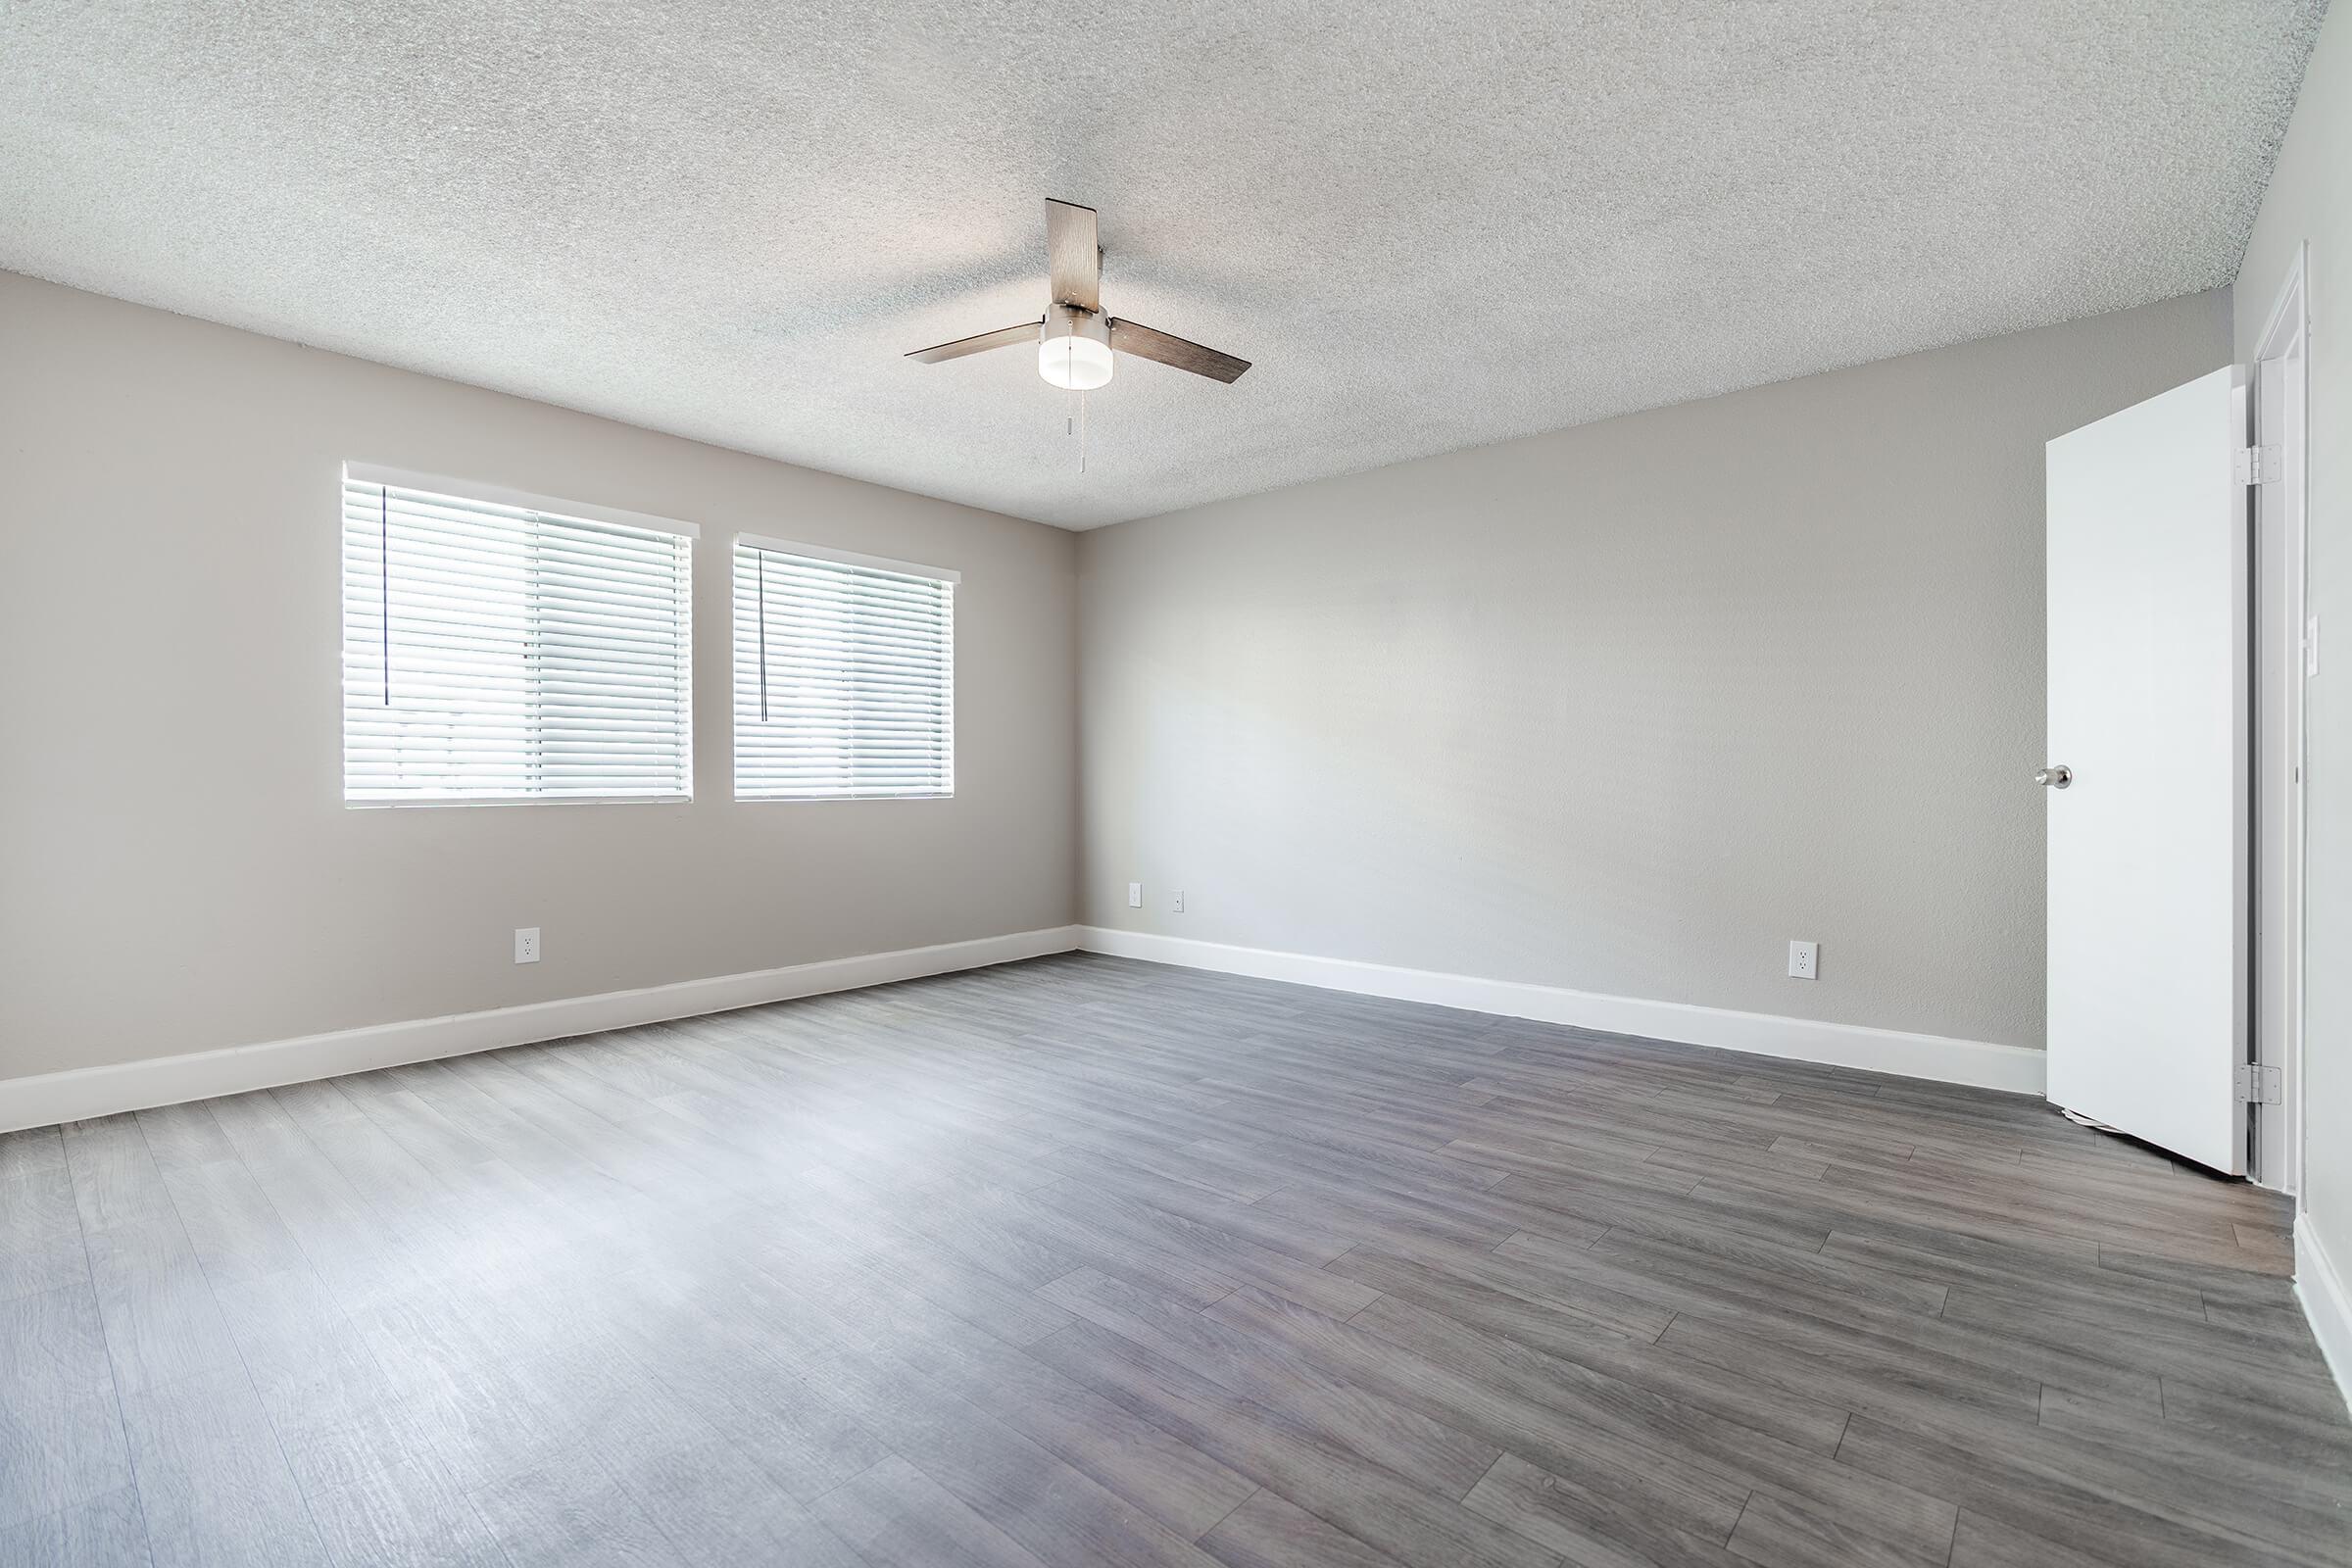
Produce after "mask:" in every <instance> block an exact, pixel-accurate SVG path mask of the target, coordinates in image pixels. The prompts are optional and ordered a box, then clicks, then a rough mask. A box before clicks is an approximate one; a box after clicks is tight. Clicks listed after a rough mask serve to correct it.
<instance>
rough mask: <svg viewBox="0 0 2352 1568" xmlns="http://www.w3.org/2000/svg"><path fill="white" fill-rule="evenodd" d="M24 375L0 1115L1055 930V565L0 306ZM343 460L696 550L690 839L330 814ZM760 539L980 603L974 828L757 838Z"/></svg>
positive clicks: (961, 731) (1015, 547)
mask: <svg viewBox="0 0 2352 1568" xmlns="http://www.w3.org/2000/svg"><path fill="white" fill-rule="evenodd" d="M0 367H4V368H5V374H0V1077H12V1076H16V1075H19V1074H25V1073H35V1072H43V1071H50V1070H55V1069H60V1068H68V1067H80V1066H91V1065H97V1064H101V1063H111V1062H121V1061H127V1060H134V1059H138V1058H142V1057H148V1056H157V1055H166V1054H176V1053H180V1052H188V1051H201V1050H206V1049H210V1048H213V1047H218V1046H226V1045H237V1044H244V1043H248V1042H255V1041H264V1040H271V1039H281V1038H285V1037H288V1036H294V1035H301V1034H306V1033H311V1032H315V1031H320V1030H329V1029H338V1028H346V1027H350V1026H354V1025H359V1024H368V1023H378V1022H385V1021H391V1020H397V1019H408V1018H419V1017H428V1016H431V1015H434V1014H438V1013H445V1012H453V1011H463V1010H469V1009H473V1008H480V1007H495V1006H502V1005H513V1004H517V1003H526V1002H536V1001H543V1000H547V999H551V998H558V997H568V996H580V995H586V994H590V993H595V992H602V991H612V990H618V989H622V988H626V987H634V986H646V985H657V984H662V983H664V982H668V981H674V980H685V979H691V978H696V977H700V976H706V975H715V974H729V973H736V972H740V971H745V970H753V969H761V968H767V967H771V966H774V965H780V964H790V963H800V962H806V961H809V960H812V959H818V958H828V957H836V956H847V955H852V954H860V953H872V952H883V951H889V950H892V949H898V948H908V947H917V946H926V945H929V944H932V943H939V942H951V941H956V940H960V939H963V938H969V937H978V936H985V935H992V934H996V933H1000V932H1007V931H1019V930H1027V929H1034V928H1038V927H1047V926H1058V925H1063V924H1067V923H1068V922H1069V921H1070V920H1071V918H1072V916H1073V912H1074V900H1075V896H1076V880H1075V870H1074V865H1075V853H1076V840H1075V834H1074V829H1073V825H1072V824H1073V821H1074V818H1075V811H1076V803H1075V792H1076V739H1075V733H1074V726H1073V722H1072V712H1073V708H1074V698H1075V692H1074V681H1075V677H1074V673H1073V667H1072V655H1073V643H1074V631H1073V620H1074V613H1075V579H1074V558H1075V542H1074V540H1073V538H1072V536H1071V535H1069V534H1066V533H1063V532H1060V531H1059V530H1056V529H1053V528H1048V527H1044V526H1041V525H1039V524H1036V523H1030V522H1021V521H1016V520H1014V519H1011V518H1008V517H1002V516H997V515H991V514H988V513H982V512H975V511H972V510H970V509H967V508H962V507H956V506H952V505H949V504H947V503H944V502H938V501H930V500H925V499H922V498H919V497H916V496H911V495H907V494H905V493H903V492H900V491H895V490H887V489H883V488H880V487H877V486H873V485H864V484H858V483H856V482H854V481H850V480H846V479H838V478H833V477H831V476H828V475H824V474H819V473H813V472H809V471H808V470H806V469H800V468H793V467H788V466H783V465H781V464H776V463H770V462H766V461H764V460H761V459H757V458H751V457H745V456H742V455H740V454H736V453H730V452H725V451H720V450H718V449H716V448H712V447H706V446H700V445H697V444H695V443H693V442H689V441H681V440H677V439H675V438H672V437H668V436H662V435H655V434H652V433H650V432H648V431H644V430H639V429H633V428H630V427H628V426H625V425H620V424H614V423H611V422H609V421H606V420H602V419H596V418H591V417H587V416H585V415H579V414H573V413H568V412H565V411H564V410H560V409H554V408H550V407H547V406H545V405H543V404H536V403H529V402H525V401H522V400H520V399H516V398H511V397H505V396H500V395H498V394H495V393H489V392H483V391H479V390H476V389H473V388H469V387H463V386H459V385H455V384H453V383H450V382H447V381H440V380H435V379H432V378H430V377H426V376H421V375H414V374H409V373H407V372H404V371H399V370H392V369H386V368H382V367H379V366H374V365H368V364H364V363H361V362H359V361H356V360H350V359H344V358H340V357H337V356H334V355H329V354H324V353H319V352H317V351H314V350H308V349H303V348H299V347H296V346H294V345H292V344H287V343H280V342H275V341H272V340H270V339H267V338H262V337H257V336H253V335H251V334H248V333H244V332H239V331H234V330H231V329H229V328H226V327H221V326H213V325H207V324H205V323H202V322H198V321H194V320H189V319H185V318H181V317H174V316H170V315H167V314H165V313H163V312H160V311H152V310H146V309H142V308H140V307H137V306H132V305H125V304H122V303H120V302H117V301H113V300H107V299H101V298H99V297H97V296H95V295H90V294H81V293H75V292H73V291H70V290H67V289H62V288H56V287H52V286H50V285H47V284H42V283H35V282H32V281H30V280H28V279H25V278H21V277H15V276H10V275H6V274H0ZM345 459H358V460H361V461H367V462H374V463H380V464H388V465H391V466H399V467H405V468H415V469H421V470H423V471H426V472H429V473H437V474H447V475H454V476H458V477H463V478H474V479H482V480H487V481H490V482H493V483H498V484H504V485H509V486H512V487H514V488H516V489H521V490H526V491H530V492H534V493H537V494H540V495H547V496H553V497H557V498H561V499H564V500H574V501H586V502H592V503H596V504H600V505H604V506H612V507H621V508H626V509H629V510H632V511H638V512H648V513H655V514H658V515H664V516H672V517H680V518H685V519H689V520H692V521H696V522H699V523H701V524H702V526H703V529H704V536H703V543H702V545H701V546H700V547H699V549H698V552H697V561H696V583H695V607H694V608H695V619H696V627H695V650H696V659H697V664H698V677H699V678H698V682H697V699H696V711H695V730H696V735H695V774H696V779H697V795H698V798H697V799H696V800H695V801H694V803H693V804H691V805H685V806H652V805H645V806H555V805H535V806H499V807H480V808H470V809H400V810H347V809H344V807H343V804H342V778H341V767H342V754H341V721H342V720H341V711H340V708H339V706H338V703H339V695H338V693H339V685H338V675H337V660H338V656H339V648H340V629H339V627H340V615H341V606H340V599H339V591H340V590H339V577H338V573H339V571H340V544H339V538H338V530H339V526H340V522H339V501H338V493H337V477H338V474H337V470H338V466H339V465H340V464H341V463H342V462H343V461H344V460H345ZM737 529H752V530H758V531H760V532H762V533H768V534H778V535H782V536H783V537H786V538H791V539H805V540H809V541H810V542H813V543H819V544H828V545H837V546H842V547H845V548H849V549H853V550H859V551H865V552H869V553H873V554H878V555H886V556H892V557H897V558H900V559H906V560H914V561H920V562H925V563H928V564H936V565H944V566H954V567H957V568H959V569H960V570H961V571H962V573H963V584H962V587H961V589H960V590H959V591H958V595H957V602H956V633H957V649H956V654H957V658H956V701H957V719H958V722H957V738H958V751H957V765H956V787H957V792H958V793H957V796H956V799H955V800H953V801H938V802H933V801H917V802H890V801H882V802H842V803H826V804H821V805H812V804H788V803H781V802H770V803H755V804H747V805H743V806H738V805H736V804H735V803H734V802H733V800H732V799H731V798H730V791H729V781H730V779H731V776H732V775H731V772H730V768H729V756H728V711H727V703H728V690H729V683H728V678H727V673H728V636H727V633H728V629H727V592H726V560H727V556H726V549H725V545H726V539H727V536H728V534H729V533H730V532H731V531H734V530H737ZM520 925H537V926H540V927H541V928H543V930H544V932H545V943H546V956H545V958H544V960H543V961H542V962H540V963H539V964H538V965H536V966H535V967H528V968H518V967H516V966H515V963H514V962H513V961H512V959H513V954H512V951H511V946H512V944H511V933H512V930H513V928H514V927H515V926H520Z"/></svg>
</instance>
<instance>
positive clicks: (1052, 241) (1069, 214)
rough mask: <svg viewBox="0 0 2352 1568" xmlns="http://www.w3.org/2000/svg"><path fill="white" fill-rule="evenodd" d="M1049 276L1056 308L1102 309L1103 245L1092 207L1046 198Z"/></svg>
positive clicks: (1047, 268)
mask: <svg viewBox="0 0 2352 1568" xmlns="http://www.w3.org/2000/svg"><path fill="white" fill-rule="evenodd" d="M1046 275H1047V277H1048V278H1049V279H1050V280H1051V281H1052V283H1053V285H1054V304H1056V305H1075V306H1077V307H1078V308H1079V309H1080V310H1082V311H1099V310H1101V309H1102V308H1103V242H1102V240H1101V238H1100V237H1098V235H1097V234H1096V232H1095V210H1094V209H1093V208H1092V207H1080V206H1079V205H1077V204H1076V203H1075V202H1057V201H1055V200H1054V198H1053V197H1051V196H1049V197H1047V198H1046Z"/></svg>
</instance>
